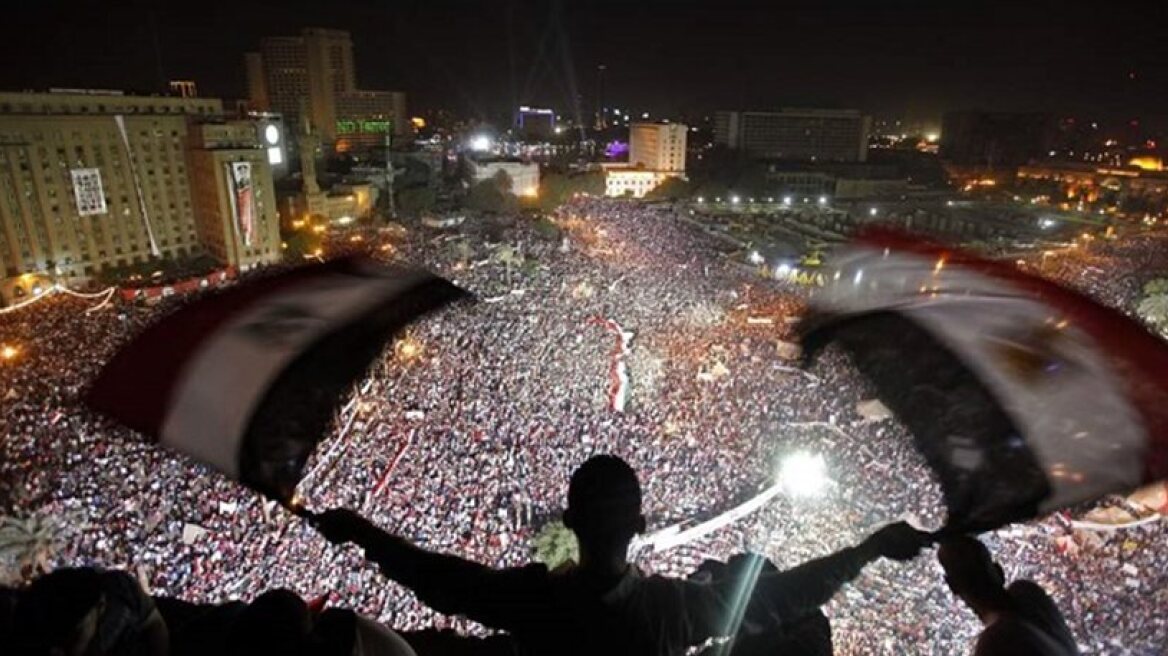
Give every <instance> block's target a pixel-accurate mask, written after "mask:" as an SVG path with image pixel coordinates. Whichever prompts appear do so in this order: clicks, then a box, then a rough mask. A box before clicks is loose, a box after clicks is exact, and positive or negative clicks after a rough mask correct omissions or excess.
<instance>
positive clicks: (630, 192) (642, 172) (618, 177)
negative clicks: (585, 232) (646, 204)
mask: <svg viewBox="0 0 1168 656" xmlns="http://www.w3.org/2000/svg"><path fill="white" fill-rule="evenodd" d="M676 177H679V176H678V174H677V173H676V172H673V171H649V170H646V169H631V168H627V167H620V168H610V169H607V170H606V171H605V173H604V195H605V196H611V197H614V198H620V197H624V196H631V197H633V198H642V197H644V195H645V194H647V193H649V191H651V190H652V189H653V188H654V187H656V186H657V185H659V184H661V183H662V182H664V181H665V180H666V179H668V178H676Z"/></svg>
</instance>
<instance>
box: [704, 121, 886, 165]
mask: <svg viewBox="0 0 1168 656" xmlns="http://www.w3.org/2000/svg"><path fill="white" fill-rule="evenodd" d="M871 127H872V119H871V117H868V116H864V115H863V114H861V113H860V112H859V111H858V110H854V109H782V110H779V111H772V112H747V111H720V112H718V113H717V114H715V115H714V143H716V144H719V145H722V146H726V147H728V148H731V149H734V150H741V151H743V152H745V153H746V154H747V155H748V156H749V157H753V158H757V159H790V160H800V161H812V162H815V161H827V162H863V161H865V160H866V159H867V158H868V133H869V132H870V131H871Z"/></svg>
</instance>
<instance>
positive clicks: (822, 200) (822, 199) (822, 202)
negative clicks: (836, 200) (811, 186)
mask: <svg viewBox="0 0 1168 656" xmlns="http://www.w3.org/2000/svg"><path fill="white" fill-rule="evenodd" d="M819 204H820V205H827V196H820V197H819Z"/></svg>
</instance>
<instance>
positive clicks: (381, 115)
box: [333, 91, 410, 152]
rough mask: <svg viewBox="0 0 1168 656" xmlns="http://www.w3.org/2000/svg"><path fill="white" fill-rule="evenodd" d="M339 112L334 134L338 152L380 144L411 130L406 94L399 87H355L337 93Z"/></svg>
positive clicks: (335, 147) (335, 146)
mask: <svg viewBox="0 0 1168 656" xmlns="http://www.w3.org/2000/svg"><path fill="white" fill-rule="evenodd" d="M337 116H338V117H339V118H337V120H336V122H335V123H334V126H335V130H334V135H333V138H334V140H335V141H334V149H335V150H336V151H337V152H345V151H348V150H353V149H355V148H368V147H370V146H381V145H383V144H384V143H385V138H386V137H387V136H389V135H401V134H403V130H404V132H405V133H408V132H409V130H410V128H409V125H410V123H409V117H407V116H406V94H404V93H402V92H400V91H353V92H350V93H346V94H344V95H341V96H338V97H337ZM401 126H406V127H405V128H403V127H401Z"/></svg>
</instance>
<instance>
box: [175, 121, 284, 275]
mask: <svg viewBox="0 0 1168 656" xmlns="http://www.w3.org/2000/svg"><path fill="white" fill-rule="evenodd" d="M265 128H266V126H265ZM264 132H270V131H269V130H266V129H259V130H257V124H256V122H254V121H246V120H236V121H222V122H218V121H217V122H213V123H204V124H199V125H193V126H192V127H191V143H190V154H189V160H190V180H191V182H190V184H191V197H192V199H193V201H194V203H193V204H194V208H195V231H196V233H197V234H198V236H199V240H200V241H201V242H202V244H203V246H204V247H205V248H206V249H207V251H208V252H209V253H210V254H211V256H212V257H214V258H215V259H217V260H219V261H220V262H223V263H224V264H229V265H231V266H234V267H237V268H240V269H244V270H246V269H249V268H251V267H253V266H255V265H257V264H269V263H273V262H278V261H279V260H280V258H281V255H282V254H281V250H280V219H279V216H278V214H277V212H276V190H275V186H274V185H273V183H272V170H271V165H270V164H269V162H268V159H269V158H268V148H269V147H270V146H269V143H270V141H269V139H268V136H269V135H265V134H264Z"/></svg>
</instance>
